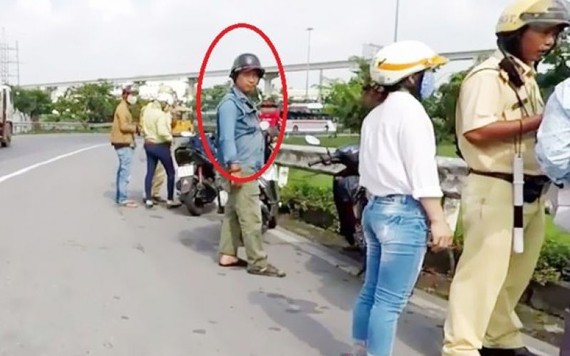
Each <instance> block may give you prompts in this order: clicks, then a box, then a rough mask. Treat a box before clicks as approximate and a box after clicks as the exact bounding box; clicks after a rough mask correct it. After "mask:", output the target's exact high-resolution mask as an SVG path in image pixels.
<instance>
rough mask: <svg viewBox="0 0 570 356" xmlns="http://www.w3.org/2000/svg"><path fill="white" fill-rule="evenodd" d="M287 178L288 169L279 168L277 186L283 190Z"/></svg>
mask: <svg viewBox="0 0 570 356" xmlns="http://www.w3.org/2000/svg"><path fill="white" fill-rule="evenodd" d="M288 178H289V167H279V178H278V179H277V185H278V186H279V187H280V188H283V187H284V186H285V185H287V180H288Z"/></svg>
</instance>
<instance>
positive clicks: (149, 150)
mask: <svg viewBox="0 0 570 356" xmlns="http://www.w3.org/2000/svg"><path fill="white" fill-rule="evenodd" d="M173 101H174V99H173V97H172V95H171V94H169V93H165V92H161V93H160V94H158V97H157V100H156V101H155V102H153V103H152V105H149V106H148V107H147V108H146V109H145V111H144V120H143V123H142V132H143V135H144V149H145V152H146V157H147V172H146V177H145V197H146V198H145V199H146V200H145V205H146V207H147V208H152V207H153V206H154V204H155V203H154V202H153V200H152V198H151V197H152V179H153V176H154V174H155V171H156V165H157V164H158V162H160V163H161V164H162V165H163V166H164V169H165V171H166V188H167V200H166V205H167V207H169V208H173V207H177V206H180V205H181V203H180V202H179V201H178V199H176V200H175V199H174V180H175V171H174V162H173V159H172V153H171V147H172V142H173V136H172V116H171V114H170V112H169V108H170V107H171V106H172V104H173Z"/></svg>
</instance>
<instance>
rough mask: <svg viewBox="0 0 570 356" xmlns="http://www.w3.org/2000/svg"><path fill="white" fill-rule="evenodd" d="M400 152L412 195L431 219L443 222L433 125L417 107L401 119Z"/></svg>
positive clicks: (441, 195)
mask: <svg viewBox="0 0 570 356" xmlns="http://www.w3.org/2000/svg"><path fill="white" fill-rule="evenodd" d="M399 140H400V154H401V156H402V160H403V162H402V163H403V165H404V168H405V170H406V173H407V176H408V180H409V182H410V183H411V185H412V195H413V196H414V198H415V199H417V200H419V201H420V202H421V204H422V206H423V207H424V209H425V211H426V213H427V215H428V218H429V220H430V222H432V223H433V222H442V221H443V222H444V221H445V215H444V213H443V208H442V206H441V198H442V197H443V192H442V191H441V187H440V182H439V174H438V170H437V161H436V143H435V134H434V129H433V124H432V123H431V121H430V119H429V117H428V116H427V113H425V111H423V108H421V107H417V108H416V109H414V110H413V111H410V112H409V114H407V115H406V117H404V118H403V121H402V127H401V128H400V137H399Z"/></svg>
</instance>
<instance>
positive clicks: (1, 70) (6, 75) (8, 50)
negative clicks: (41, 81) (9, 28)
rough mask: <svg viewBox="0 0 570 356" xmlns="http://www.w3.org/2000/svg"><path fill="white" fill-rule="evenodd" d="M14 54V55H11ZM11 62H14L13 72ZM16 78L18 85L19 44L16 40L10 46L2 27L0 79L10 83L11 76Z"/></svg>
mask: <svg viewBox="0 0 570 356" xmlns="http://www.w3.org/2000/svg"><path fill="white" fill-rule="evenodd" d="M12 54H13V55H14V57H13V56H12ZM11 64H15V65H16V68H15V73H13V72H12V68H11V66H10V65H11ZM14 77H15V78H16V84H17V85H20V46H19V43H18V41H16V44H15V46H14V47H11V46H10V45H9V43H8V40H7V38H6V30H5V29H4V27H2V38H1V39H0V81H1V82H2V84H12V78H14Z"/></svg>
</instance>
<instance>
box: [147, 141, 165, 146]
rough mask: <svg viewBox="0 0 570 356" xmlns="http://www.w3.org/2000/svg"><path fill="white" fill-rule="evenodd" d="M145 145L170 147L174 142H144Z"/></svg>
mask: <svg viewBox="0 0 570 356" xmlns="http://www.w3.org/2000/svg"><path fill="white" fill-rule="evenodd" d="M144 144H145V145H151V146H170V145H171V144H172V142H168V141H167V142H152V141H147V140H145V141H144Z"/></svg>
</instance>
